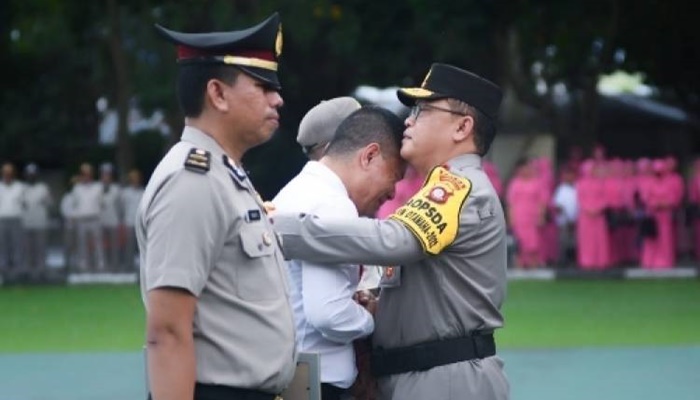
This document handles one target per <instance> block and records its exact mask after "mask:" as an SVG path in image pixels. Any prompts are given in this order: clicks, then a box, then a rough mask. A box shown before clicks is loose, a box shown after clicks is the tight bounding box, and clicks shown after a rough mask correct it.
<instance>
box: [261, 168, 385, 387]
mask: <svg viewBox="0 0 700 400" xmlns="http://www.w3.org/2000/svg"><path fill="white" fill-rule="evenodd" d="M273 203H274V204H275V207H276V208H277V210H278V211H279V212H306V213H311V214H314V215H317V216H319V217H322V218H330V217H348V218H350V217H357V216H358V214H357V209H356V207H355V205H354V204H353V202H352V201H351V200H350V198H349V197H348V192H347V190H346V189H345V186H344V185H343V183H342V181H341V180H340V178H338V176H337V175H336V174H335V173H333V171H331V170H330V169H329V168H327V167H326V166H325V165H323V164H321V163H319V162H315V161H310V162H308V163H307V164H306V166H305V167H304V169H303V170H302V171H301V172H300V173H299V175H297V176H296V177H295V178H294V179H292V180H291V181H290V182H289V183H288V184H287V185H286V186H285V187H284V188H283V189H282V190H281V191H280V193H279V194H278V195H277V197H275V199H274V200H273ZM289 275H290V282H291V286H292V287H291V302H292V308H293V309H294V316H295V320H296V331H297V350H298V351H300V352H309V353H319V354H320V356H321V381H322V382H324V383H330V384H333V385H335V386H338V387H342V388H348V387H350V385H352V383H353V382H354V381H355V377H356V376H357V368H356V365H355V352H354V349H353V345H352V341H353V340H355V339H359V338H362V337H365V336H368V335H369V334H371V333H372V331H373V330H374V320H373V319H372V316H371V315H370V314H369V313H368V312H367V311H366V310H365V309H364V308H363V307H362V306H360V305H359V304H357V303H356V302H355V301H353V300H352V295H353V294H354V293H355V291H356V290H357V284H358V282H359V280H360V268H359V266H358V265H319V264H313V263H309V262H304V261H300V260H291V261H289Z"/></svg>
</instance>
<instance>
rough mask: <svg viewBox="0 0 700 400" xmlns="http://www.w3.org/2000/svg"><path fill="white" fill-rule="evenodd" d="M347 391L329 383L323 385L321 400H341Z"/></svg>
mask: <svg viewBox="0 0 700 400" xmlns="http://www.w3.org/2000/svg"><path fill="white" fill-rule="evenodd" d="M345 392H347V390H346V389H342V388H339V387H337V386H333V385H331V384H329V383H322V384H321V400H340V399H341V397H342V396H343V394H344V393H345Z"/></svg>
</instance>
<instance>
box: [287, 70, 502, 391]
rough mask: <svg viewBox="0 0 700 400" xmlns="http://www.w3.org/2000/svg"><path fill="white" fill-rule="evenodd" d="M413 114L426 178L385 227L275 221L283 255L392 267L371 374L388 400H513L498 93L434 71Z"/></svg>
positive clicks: (407, 143) (407, 95)
mask: <svg viewBox="0 0 700 400" xmlns="http://www.w3.org/2000/svg"><path fill="white" fill-rule="evenodd" d="M398 96H399V99H400V100H401V101H402V102H403V103H404V104H406V105H408V106H412V109H411V114H410V116H409V117H408V118H407V119H406V121H405V125H406V130H405V131H404V139H403V142H402V147H401V155H402V156H403V157H404V158H405V159H406V160H407V161H409V162H410V163H411V165H413V167H415V168H416V169H417V170H418V171H420V172H421V173H424V174H425V175H426V176H427V179H426V183H425V185H424V187H423V188H422V189H421V190H419V191H418V193H417V194H416V195H415V196H414V197H412V198H411V199H410V200H409V201H408V202H407V203H406V204H405V205H404V206H403V207H401V208H399V209H398V210H397V211H396V212H395V213H394V214H393V215H392V216H391V217H390V218H389V219H388V220H386V221H379V220H373V219H328V218H319V217H314V216H311V215H302V216H299V215H290V214H287V215H283V214H279V213H278V214H276V215H275V216H274V222H275V229H276V230H277V231H278V232H279V233H280V235H281V236H282V243H283V247H284V251H285V255H286V256H287V257H289V258H297V259H306V260H309V261H312V262H317V263H337V262H353V263H369V264H379V265H389V266H391V265H393V266H394V267H391V268H389V269H388V270H386V271H385V274H384V276H383V278H382V284H381V286H382V289H381V294H380V299H379V305H378V309H377V312H376V316H375V318H376V321H375V332H374V336H373V353H372V371H373V373H374V374H375V376H377V377H378V383H379V392H380V398H381V399H393V400H412V399H416V400H418V399H431V400H433V399H435V400H440V399H480V400H484V399H486V400H489V399H494V400H496V399H498V400H500V399H507V398H508V397H509V384H508V381H507V380H506V378H505V375H504V373H503V362H502V361H501V359H500V358H499V357H498V356H496V346H495V341H494V337H493V333H494V331H495V330H497V329H498V328H501V327H502V326H503V316H502V314H501V306H502V304H503V300H504V297H505V293H506V240H505V237H506V235H505V233H506V225H505V219H504V215H503V209H502V208H501V204H500V202H499V200H498V196H497V195H496V192H495V190H494V188H493V186H492V185H491V183H490V181H489V179H488V177H487V176H486V173H485V172H484V170H483V168H482V166H481V157H482V156H483V155H484V154H486V152H487V151H488V149H489V147H490V145H491V142H492V141H493V138H494V136H495V127H494V121H495V119H496V116H497V112H498V108H499V106H500V102H501V97H502V95H501V91H500V89H499V88H498V87H497V86H495V85H494V84H493V83H491V82H489V81H487V80H485V79H483V78H481V77H479V76H477V75H474V74H472V73H470V72H467V71H464V70H462V69H459V68H456V67H454V66H450V65H445V64H434V65H433V66H432V68H431V70H430V72H429V73H428V75H427V76H426V78H425V80H424V81H423V84H422V85H421V87H418V88H408V89H400V90H399V92H398Z"/></svg>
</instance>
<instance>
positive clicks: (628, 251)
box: [619, 160, 639, 264]
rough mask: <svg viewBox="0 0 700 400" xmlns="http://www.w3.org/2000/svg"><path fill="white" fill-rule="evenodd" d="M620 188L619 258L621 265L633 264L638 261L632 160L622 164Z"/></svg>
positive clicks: (634, 176)
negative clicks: (622, 216) (622, 218)
mask: <svg viewBox="0 0 700 400" xmlns="http://www.w3.org/2000/svg"><path fill="white" fill-rule="evenodd" d="M619 183H620V185H621V186H622V188H623V189H622V207H623V209H624V220H623V223H622V227H621V228H620V229H621V230H622V233H621V236H622V238H621V241H622V243H621V244H620V253H621V254H620V256H621V261H622V263H623V264H633V263H637V262H638V261H639V249H638V245H637V232H638V227H637V225H636V223H635V220H634V211H635V201H634V196H635V192H636V190H637V177H636V170H635V163H634V161H632V160H624V161H623V162H622V173H621V178H620V181H619Z"/></svg>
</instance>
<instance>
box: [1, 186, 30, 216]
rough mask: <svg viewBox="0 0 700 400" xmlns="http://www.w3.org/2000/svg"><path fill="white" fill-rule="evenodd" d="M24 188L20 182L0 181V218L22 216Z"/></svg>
mask: <svg viewBox="0 0 700 400" xmlns="http://www.w3.org/2000/svg"><path fill="white" fill-rule="evenodd" d="M24 190H25V186H24V184H23V183H21V182H18V181H12V182H10V184H7V183H5V182H0V218H20V217H22V211H23V210H22V208H23V206H24V204H23V203H24Z"/></svg>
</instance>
